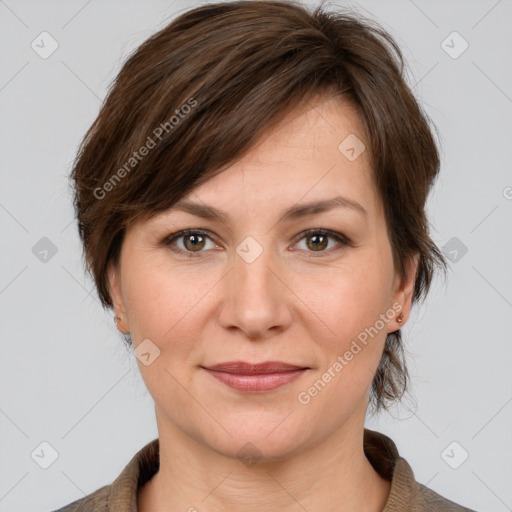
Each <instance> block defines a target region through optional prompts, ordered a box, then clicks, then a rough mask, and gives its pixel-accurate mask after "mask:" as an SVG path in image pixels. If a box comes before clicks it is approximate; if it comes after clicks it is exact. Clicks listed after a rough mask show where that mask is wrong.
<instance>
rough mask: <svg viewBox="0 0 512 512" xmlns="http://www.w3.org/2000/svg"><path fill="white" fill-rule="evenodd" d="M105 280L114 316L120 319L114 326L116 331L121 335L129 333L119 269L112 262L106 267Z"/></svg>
mask: <svg viewBox="0 0 512 512" xmlns="http://www.w3.org/2000/svg"><path fill="white" fill-rule="evenodd" d="M107 280H108V289H109V293H110V297H111V299H112V303H113V309H114V315H115V316H117V317H119V318H120V320H119V321H118V322H117V324H116V325H117V329H118V330H119V331H121V332H122V333H123V334H127V333H129V332H130V328H129V325H128V316H127V315H126V309H125V304H124V300H123V294H122V291H121V275H120V270H119V268H118V267H117V266H115V265H114V264H113V262H110V263H109V265H108V268H107Z"/></svg>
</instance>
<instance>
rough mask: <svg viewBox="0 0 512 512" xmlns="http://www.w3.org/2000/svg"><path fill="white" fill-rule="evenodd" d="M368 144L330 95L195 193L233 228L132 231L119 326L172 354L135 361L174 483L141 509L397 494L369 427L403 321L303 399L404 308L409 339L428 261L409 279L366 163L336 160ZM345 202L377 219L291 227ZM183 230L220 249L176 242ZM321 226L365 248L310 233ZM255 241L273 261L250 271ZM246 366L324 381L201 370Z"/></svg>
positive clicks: (238, 506) (118, 290) (159, 225)
mask: <svg viewBox="0 0 512 512" xmlns="http://www.w3.org/2000/svg"><path fill="white" fill-rule="evenodd" d="M363 133H364V131H363V127H362V125H361V122H360V119H359V117H358V115H357V113H356V111H355V110H354V109H353V108H352V107H351V105H350V104H348V103H347V102H346V101H345V100H341V99H339V98H337V99H336V98H333V97H319V98H317V100H316V101H315V102H313V103H309V104H307V105H305V106H303V107H301V108H300V109H296V110H295V111H294V113H293V115H289V116H288V117H287V118H286V119H285V120H284V121H283V122H282V123H280V124H279V125H278V126H277V127H276V128H274V129H273V130H272V131H270V132H268V133H267V134H265V136H264V137H263V138H262V139H260V142H259V143H258V144H256V145H255V146H254V147H253V148H252V149H251V151H249V152H248V153H247V154H246V155H245V156H244V157H243V158H242V159H241V160H239V161H237V162H235V163H233V164H232V165H230V166H229V167H227V168H226V169H225V170H224V171H223V172H222V173H221V174H219V175H217V176H215V177H214V178H212V179H210V180H209V181H208V182H206V183H204V184H203V185H201V186H200V187H199V188H197V189H196V190H195V191H194V192H192V193H191V194H189V196H188V197H187V199H190V200H191V201H194V202H196V203H200V204H207V205H211V206H214V207H216V208H218V209H220V210H222V211H223V212H224V213H225V214H226V215H228V216H229V220H228V221H227V222H219V221H215V220H207V219H202V218H199V217H196V216H194V215H192V214H190V213H187V212H184V211H180V210H172V209H171V210H168V211H166V212H164V213H162V214H159V215H158V216H157V217H154V218H153V219H150V220H142V221H139V222H137V223H136V224H134V225H133V226H131V227H130V228H129V229H128V231H127V233H126V238H125V240H124V243H123V247H122V251H121V258H120V264H119V267H114V266H112V265H111V266H110V268H109V272H108V277H109V284H110V290H111V294H112V298H113V302H114V309H115V313H116V314H117V315H120V316H121V321H120V322H119V323H118V329H119V330H120V331H122V332H130V333H131V336H132V340H133V344H134V347H135V349H136V348H137V346H138V345H139V344H140V343H141V342H142V340H144V339H150V340H151V342H152V343H154V345H156V346H157V347H158V349H159V350H160V355H159V356H158V357H157V358H156V359H154V361H153V362H152V363H151V364H149V365H148V366H146V365H144V364H142V363H141V361H139V360H138V359H137V363H138V365H139V369H140V372H141V375H142V378H143V379H144V382H145V384H146V386H147V388H148V391H149V393H150V394H151V396H152V397H153V399H154V402H155V413H156V420H157V427H158V433H159V439H160V470H159V471H158V473H156V475H155V476H153V478H152V479H151V480H150V481H149V482H148V483H147V484H146V485H144V486H143V487H142V488H141V489H140V490H139V494H138V507H139V510H142V511H144V512H151V511H157V510H158V511H164V510H168V511H172V510H183V511H187V510H189V511H193V510H194V509H196V510H197V511H199V512H203V511H208V512H217V511H218V512H220V511H226V510H231V511H244V512H256V511H269V510H279V511H281V512H288V511H297V510H303V509H305V510H309V511H316V510H322V511H331V510H332V511H334V510H337V511H339V510H345V511H356V510H357V511H359V512H360V511H368V512H377V511H381V510H382V509H383V507H384V505H385V503H386V500H387V498H388V495H389V491H390V482H388V481H386V480H384V479H383V478H381V477H380V476H379V474H378V473H377V472H376V471H375V470H374V469H373V467H372V466H371V464H370V463H369V461H368V459H367V458H366V456H365V454H364V451H363V430H364V420H365V414H366V409H367V405H368V393H369V390H370V386H371V383H372V379H373V376H374V374H375V371H376V369H377V366H378V363H379V361H380V358H381V355H382V351H383V348H384V343H385V339H386V335H387V333H388V332H393V331H396V330H397V329H399V328H400V325H399V324H398V323H397V322H396V316H395V317H394V318H393V319H391V320H389V321H388V322H387V323H385V325H384V328H382V329H381V330H379V332H378V334H377V335H375V336H374V337H373V338H372V339H371V341H370V342H369V343H368V344H367V345H366V346H364V348H362V350H361V351H360V352H359V353H358V354H357V355H355V356H354V357H353V359H352V360H351V361H350V362H349V363H348V364H347V365H346V366H345V367H344V368H343V370H342V371H340V372H338V373H337V374H336V377H334V378H332V379H331V381H330V382H329V383H328V384H327V385H326V386H325V387H324V388H323V389H322V390H321V392H319V393H318V394H317V396H315V397H313V398H311V400H310V402H309V403H307V404H303V403H300V402H299V400H298V395H299V393H300V392H304V391H307V390H308V388H310V387H311V386H312V385H313V384H314V383H315V381H317V380H318V379H319V378H321V377H322V374H324V372H326V371H327V369H328V368H329V367H332V366H333V363H334V362H335V361H336V360H337V357H338V356H339V355H343V354H344V353H345V352H346V351H347V350H348V349H349V347H350V344H351V342H352V340H354V339H355V338H356V337H357V335H358V334H359V333H361V332H362V331H364V329H365V328H367V327H369V326H374V325H375V323H376V321H377V320H378V319H379V315H381V314H385V313H386V311H388V310H390V309H392V306H393V304H396V303H399V304H400V305H401V306H402V312H403V314H404V321H403V322H402V324H401V325H402V326H403V325H404V323H405V321H406V320H407V318H408V317H409V312H410V307H411V298H412V291H413V286H414V276H415V273H416V268H417V261H418V260H417V257H416V255H414V257H411V258H410V259H409V261H408V262H407V269H408V275H407V277H406V278H403V279H402V278H400V276H399V274H398V273H397V272H395V269H394V265H393V260H392V253H391V245H390V242H389V238H388V234H387V230H386V223H385V218H384V212H383V207H382V203H381V200H380V198H379V196H378V194H377V191H376V189H375V188H374V183H373V178H372V174H371V169H370V168H369V163H368V158H367V156H368V155H367V152H363V153H362V154H361V155H360V156H359V157H358V158H357V159H356V160H354V161H350V160H349V159H347V158H346V157H345V156H344V154H342V153H341V152H340V151H339V150H338V145H339V144H340V142H341V141H342V140H344V139H345V137H347V136H348V135H349V134H356V135H357V136H358V137H359V139H361V140H362V141H363V142H365V141H364V136H363ZM365 144H366V142H365ZM366 145H367V144H366ZM337 194H340V195H343V196H344V197H347V198H349V199H351V200H353V201H357V202H358V203H359V204H360V205H361V206H363V208H364V209H365V210H366V215H364V214H362V213H360V212H358V211H357V210H353V209H349V208H334V209H332V210H329V211H326V212H322V213H319V214H315V215H310V216H308V217H305V218H301V219H297V220H293V221H279V220H278V219H279V218H280V216H281V214H282V212H283V211H284V210H285V209H287V208H288V207H290V206H294V205H296V203H300V204H302V203H305V202H310V201H314V200H322V199H330V198H332V197H334V196H335V195H337ZM183 229H201V230H204V231H207V232H208V233H209V234H210V236H209V237H206V238H205V237H203V238H202V239H199V241H198V239H197V238H196V239H194V238H192V239H191V237H190V236H188V237H186V236H183V237H181V238H179V239H177V240H175V243H174V246H173V245H165V244H164V243H162V241H163V240H164V239H165V238H166V237H168V236H169V235H171V234H173V233H176V232H178V231H180V230H183ZM313 229H328V230H332V231H333V232H335V233H341V234H343V235H345V236H347V237H349V239H350V240H351V241H352V244H353V245H352V246H343V245H342V244H340V242H338V241H337V240H336V239H335V238H331V237H328V238H327V239H322V240H321V241H320V242H321V243H319V242H318V238H316V239H315V235H316V236H318V233H317V232H312V233H309V234H307V233H306V234H303V235H301V233H303V232H304V231H306V230H313ZM196 235H197V233H196ZM247 236H251V237H253V238H254V239H255V240H256V241H257V242H258V244H259V245H260V246H261V248H262V250H263V252H262V253H261V254H260V255H259V256H258V257H257V258H256V259H255V261H253V262H252V263H248V262H247V261H246V260H244V258H242V257H240V256H239V254H238V253H237V252H236V248H237V246H239V245H240V244H241V242H242V241H243V240H244V239H245V238H246V237H247ZM315 242H316V245H315ZM318 245H320V248H317V246H318ZM172 247H174V248H177V249H182V250H183V251H187V250H188V253H192V254H193V256H194V255H195V256H194V257H187V255H185V254H178V253H176V252H173V250H172ZM310 256H311V257H310ZM234 360H243V361H248V362H262V361H269V360H277V361H284V362H288V363H290V364H297V365H299V366H307V367H309V368H310V369H309V370H308V371H307V372H305V374H303V375H301V376H300V377H299V378H298V379H296V380H295V381H293V382H290V383H288V384H286V385H284V386H281V387H280V388H277V389H275V390H272V391H268V392H264V393H260V394H258V393H247V392H242V391H237V390H234V389H232V388H230V387H228V386H226V385H225V384H223V383H221V382H219V381H217V380H216V379H214V378H213V377H212V376H211V375H210V374H208V373H207V372H206V371H205V370H203V369H202V368H201V366H209V365H213V364H217V363H220V362H226V361H234ZM248 442H251V443H252V444H253V445H255V446H256V447H257V449H258V451H259V454H260V456H261V458H260V459H259V461H258V462H257V464H255V465H252V466H249V465H246V464H245V463H244V462H243V460H241V459H240V458H239V457H238V455H237V454H238V452H239V450H241V449H242V447H244V445H246V443H248ZM191 507H194V508H191ZM301 507H303V508H301Z"/></svg>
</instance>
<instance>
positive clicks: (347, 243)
mask: <svg viewBox="0 0 512 512" xmlns="http://www.w3.org/2000/svg"><path fill="white" fill-rule="evenodd" d="M310 234H317V235H321V236H328V237H330V238H333V239H334V240H336V241H337V242H338V243H339V244H340V245H341V246H342V247H341V248H345V247H353V243H352V241H351V240H350V238H348V237H347V236H345V235H343V234H342V233H337V232H336V231H330V230H328V229H308V230H307V231H303V232H302V233H300V235H298V237H297V241H296V242H295V243H298V242H300V241H301V240H303V239H304V238H306V237H307V236H308V235H310ZM187 235H200V236H203V237H207V238H209V239H210V240H211V241H212V242H214V240H213V239H212V237H211V236H210V234H209V233H208V232H207V231H203V230H201V229H184V230H182V231H178V232H176V233H173V234H171V235H168V236H167V237H166V238H165V239H164V240H163V241H162V243H163V244H164V245H165V246H172V245H174V242H175V240H177V239H179V238H183V237H184V236H187ZM339 249H340V248H338V249H336V248H334V250H339ZM171 250H172V251H173V252H176V253H178V254H184V255H186V257H188V258H197V257H200V255H201V253H203V252H205V251H204V250H201V251H188V250H183V249H179V248H177V247H176V246H175V245H174V247H171ZM332 251H333V249H332V248H331V249H329V250H324V251H318V255H315V254H314V252H315V251H306V252H310V253H312V254H311V255H310V256H308V257H310V258H317V257H319V256H322V255H324V254H330V253H331V252H332Z"/></svg>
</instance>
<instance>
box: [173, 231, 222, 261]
mask: <svg viewBox="0 0 512 512" xmlns="http://www.w3.org/2000/svg"><path fill="white" fill-rule="evenodd" d="M208 242H209V243H210V244H211V247H207V245H208ZM163 244H164V245H166V246H168V247H170V248H171V250H172V251H174V252H176V253H178V254H183V255H185V256H188V257H194V256H201V254H202V253H203V252H206V250H207V249H209V248H214V247H215V244H214V243H213V241H212V239H211V237H210V235H209V234H208V233H206V232H203V231H198V230H195V229H191V230H185V231H180V232H178V233H174V234H172V235H169V236H168V237H167V238H165V240H163Z"/></svg>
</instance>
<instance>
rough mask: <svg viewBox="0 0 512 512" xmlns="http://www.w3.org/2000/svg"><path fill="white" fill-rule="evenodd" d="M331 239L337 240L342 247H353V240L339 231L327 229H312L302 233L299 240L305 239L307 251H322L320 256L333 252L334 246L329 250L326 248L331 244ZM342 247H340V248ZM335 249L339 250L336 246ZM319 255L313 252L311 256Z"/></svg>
mask: <svg viewBox="0 0 512 512" xmlns="http://www.w3.org/2000/svg"><path fill="white" fill-rule="evenodd" d="M329 239H332V240H336V241H337V242H338V244H339V245H341V248H343V247H352V242H351V240H350V239H349V238H348V237H347V236H345V235H343V234H342V233H337V232H335V231H329V230H326V229H311V230H309V231H306V232H304V233H301V235H300V238H299V241H302V240H304V241H305V247H306V248H305V249H304V250H305V251H307V252H312V253H315V252H316V253H320V254H319V256H321V255H322V254H324V253H326V252H332V250H333V247H330V248H329V249H328V250H326V248H327V247H328V246H329ZM339 248H340V247H338V249H339ZM334 250H337V249H336V247H334ZM316 256H317V255H314V254H311V255H309V257H313V258H314V257H316Z"/></svg>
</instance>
